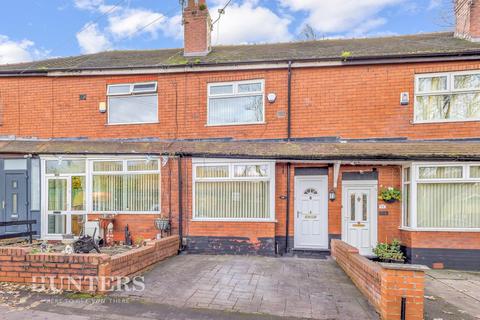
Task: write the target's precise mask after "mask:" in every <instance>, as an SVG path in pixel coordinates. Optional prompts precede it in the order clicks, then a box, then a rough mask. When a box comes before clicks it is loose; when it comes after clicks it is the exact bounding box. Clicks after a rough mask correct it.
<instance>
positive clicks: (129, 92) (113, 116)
mask: <svg viewBox="0 0 480 320" xmlns="http://www.w3.org/2000/svg"><path fill="white" fill-rule="evenodd" d="M107 97H108V124H137V123H156V122H158V94H157V82H141V83H126V84H111V85H108V86H107Z"/></svg>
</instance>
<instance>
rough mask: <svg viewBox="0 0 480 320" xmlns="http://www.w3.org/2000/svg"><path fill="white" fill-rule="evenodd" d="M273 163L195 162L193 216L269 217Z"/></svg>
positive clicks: (255, 218) (271, 199) (232, 218)
mask: <svg viewBox="0 0 480 320" xmlns="http://www.w3.org/2000/svg"><path fill="white" fill-rule="evenodd" d="M274 171H275V167H274V164H273V163H269V162H266V163H252V162H218V163H215V162H202V161H201V160H200V162H199V163H198V162H195V161H194V164H193V189H194V192H193V218H194V219H198V220H246V221H249V220H272V219H273V218H274V202H273V196H274V192H275V190H274V188H275V183H274V174H275V172H274Z"/></svg>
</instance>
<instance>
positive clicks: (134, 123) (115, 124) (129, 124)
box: [105, 121, 160, 127]
mask: <svg viewBox="0 0 480 320" xmlns="http://www.w3.org/2000/svg"><path fill="white" fill-rule="evenodd" d="M159 123H160V121H155V122H127V123H106V124H105V126H107V127H109V126H131V125H141V124H159Z"/></svg>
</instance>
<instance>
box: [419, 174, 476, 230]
mask: <svg viewBox="0 0 480 320" xmlns="http://www.w3.org/2000/svg"><path fill="white" fill-rule="evenodd" d="M417 190H418V191H417V225H418V227H436V228H480V184H479V183H428V184H426V183H424V184H422V183H419V184H418V186H417Z"/></svg>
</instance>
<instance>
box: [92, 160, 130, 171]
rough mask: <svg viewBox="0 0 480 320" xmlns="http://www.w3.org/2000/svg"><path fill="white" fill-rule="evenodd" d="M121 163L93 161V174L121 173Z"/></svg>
mask: <svg viewBox="0 0 480 320" xmlns="http://www.w3.org/2000/svg"><path fill="white" fill-rule="evenodd" d="M122 170H123V161H95V162H94V163H93V171H95V172H102V171H103V172H109V171H122Z"/></svg>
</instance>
